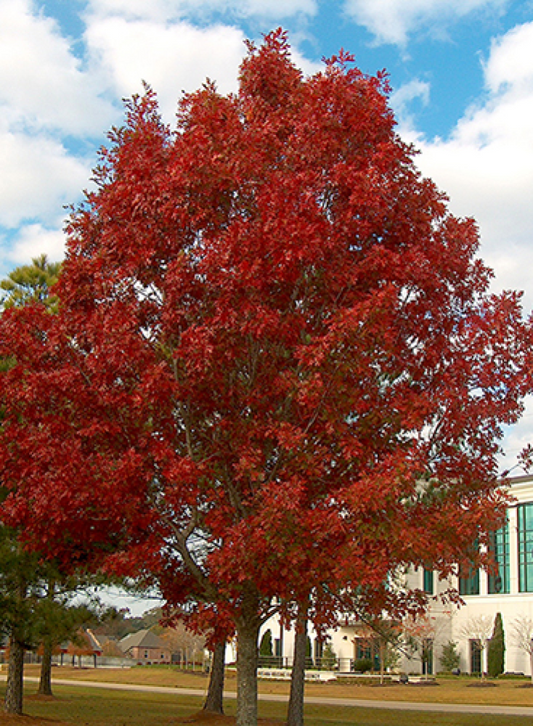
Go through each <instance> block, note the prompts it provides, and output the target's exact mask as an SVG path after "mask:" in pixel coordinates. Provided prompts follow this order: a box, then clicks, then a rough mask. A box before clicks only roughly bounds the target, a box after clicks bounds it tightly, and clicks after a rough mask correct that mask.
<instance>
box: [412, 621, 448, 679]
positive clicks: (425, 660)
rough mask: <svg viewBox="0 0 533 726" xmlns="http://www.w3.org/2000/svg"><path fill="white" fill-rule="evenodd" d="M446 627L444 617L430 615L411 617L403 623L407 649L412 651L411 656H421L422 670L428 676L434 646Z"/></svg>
mask: <svg viewBox="0 0 533 726" xmlns="http://www.w3.org/2000/svg"><path fill="white" fill-rule="evenodd" d="M445 627H446V620H445V619H444V618H435V617H431V616H429V615H423V616H421V617H418V618H411V617H409V618H407V619H406V620H405V622H404V624H403V630H404V638H405V645H406V647H407V650H408V651H410V657H418V658H420V661H421V663H422V672H423V673H424V674H425V676H426V678H427V676H428V674H429V673H428V672H429V664H430V662H431V659H432V656H433V647H434V645H435V643H436V642H437V641H438V639H439V636H440V635H441V633H442V630H443V629H444V628H445Z"/></svg>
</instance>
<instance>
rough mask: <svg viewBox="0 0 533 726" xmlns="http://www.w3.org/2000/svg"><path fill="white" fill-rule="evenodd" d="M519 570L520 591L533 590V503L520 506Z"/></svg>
mask: <svg viewBox="0 0 533 726" xmlns="http://www.w3.org/2000/svg"><path fill="white" fill-rule="evenodd" d="M518 572H519V589H520V592H533V504H531V503H529V504H520V505H519V507H518Z"/></svg>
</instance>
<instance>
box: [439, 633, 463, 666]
mask: <svg viewBox="0 0 533 726" xmlns="http://www.w3.org/2000/svg"><path fill="white" fill-rule="evenodd" d="M460 662H461V656H460V655H459V653H458V652H457V643H455V642H454V641H453V640H449V641H448V642H447V643H445V645H443V646H442V650H441V655H440V666H441V668H442V670H443V671H446V672H447V673H451V672H452V671H453V670H455V669H456V668H459V664H460Z"/></svg>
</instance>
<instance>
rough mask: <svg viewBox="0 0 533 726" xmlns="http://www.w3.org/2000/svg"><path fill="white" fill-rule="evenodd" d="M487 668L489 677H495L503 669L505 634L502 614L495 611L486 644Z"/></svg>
mask: <svg viewBox="0 0 533 726" xmlns="http://www.w3.org/2000/svg"><path fill="white" fill-rule="evenodd" d="M487 655H488V658H487V660H488V663H487V670H488V674H489V676H490V678H497V677H498V676H499V675H501V674H502V673H503V672H504V670H505V634H504V631H503V620H502V614H501V613H496V617H495V619H494V630H493V631H492V638H491V639H490V641H489V646H488V653H487Z"/></svg>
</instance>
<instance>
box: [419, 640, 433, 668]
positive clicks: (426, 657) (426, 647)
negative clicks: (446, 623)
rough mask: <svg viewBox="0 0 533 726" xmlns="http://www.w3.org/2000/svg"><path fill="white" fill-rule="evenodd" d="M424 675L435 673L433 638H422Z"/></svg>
mask: <svg viewBox="0 0 533 726" xmlns="http://www.w3.org/2000/svg"><path fill="white" fill-rule="evenodd" d="M421 656H422V675H424V676H427V675H433V639H432V638H423V640H422V652H421Z"/></svg>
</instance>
